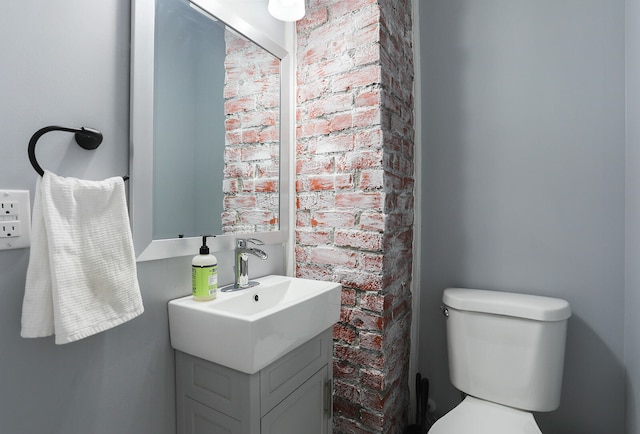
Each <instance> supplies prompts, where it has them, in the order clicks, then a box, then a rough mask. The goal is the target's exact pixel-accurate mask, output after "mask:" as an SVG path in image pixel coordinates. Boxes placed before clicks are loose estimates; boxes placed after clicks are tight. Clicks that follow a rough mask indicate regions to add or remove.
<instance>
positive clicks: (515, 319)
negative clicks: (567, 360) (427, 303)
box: [429, 288, 571, 434]
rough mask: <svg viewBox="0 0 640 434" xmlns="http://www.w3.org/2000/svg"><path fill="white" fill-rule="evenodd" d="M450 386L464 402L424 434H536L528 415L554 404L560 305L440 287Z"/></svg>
mask: <svg viewBox="0 0 640 434" xmlns="http://www.w3.org/2000/svg"><path fill="white" fill-rule="evenodd" d="M442 301H443V307H442V311H443V313H444V316H445V318H446V324H447V341H448V353H449V373H450V378H451V383H452V384H453V385H454V386H455V387H456V388H457V389H458V390H460V391H461V392H464V394H466V397H465V398H464V399H463V400H462V402H461V403H460V404H458V405H457V406H456V407H455V408H454V409H453V410H451V411H450V412H448V413H447V414H445V415H444V416H443V417H442V418H440V419H439V420H438V421H437V422H436V423H435V424H434V425H433V426H432V427H431V429H430V430H429V434H542V431H540V428H539V427H538V424H537V423H536V421H535V419H534V417H533V413H532V412H547V411H553V410H555V409H557V408H558V406H559V405H560V391H561V387H562V372H563V368H564V350H565V341H566V335H567V321H568V319H569V317H570V316H571V308H570V306H569V303H568V302H567V301H565V300H561V299H557V298H551V297H541V296H536V295H526V294H515V293H509V292H499V291H487V290H480V289H465V288H447V289H445V291H444V294H443V298H442Z"/></svg>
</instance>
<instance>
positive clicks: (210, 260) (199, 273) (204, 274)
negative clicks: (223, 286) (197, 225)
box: [191, 235, 218, 301]
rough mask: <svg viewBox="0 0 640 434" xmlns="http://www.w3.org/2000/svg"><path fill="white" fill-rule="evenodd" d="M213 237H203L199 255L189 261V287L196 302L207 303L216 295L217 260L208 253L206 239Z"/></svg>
mask: <svg viewBox="0 0 640 434" xmlns="http://www.w3.org/2000/svg"><path fill="white" fill-rule="evenodd" d="M211 236H215V235H203V236H202V247H200V254H199V255H196V256H194V257H193V260H192V261H191V286H192V290H191V292H192V294H193V299H194V300H196V301H209V300H213V299H215V298H216V296H217V295H218V260H217V259H216V257H215V256H213V255H212V254H211V253H209V247H208V246H207V237H211Z"/></svg>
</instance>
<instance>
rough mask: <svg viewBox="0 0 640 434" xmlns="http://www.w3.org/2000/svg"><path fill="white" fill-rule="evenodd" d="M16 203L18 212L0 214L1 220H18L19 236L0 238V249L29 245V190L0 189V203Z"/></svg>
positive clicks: (21, 247) (20, 247)
mask: <svg viewBox="0 0 640 434" xmlns="http://www.w3.org/2000/svg"><path fill="white" fill-rule="evenodd" d="M10 202H13V203H17V204H18V212H17V213H15V212H12V213H11V214H12V215H0V220H1V221H5V222H6V221H14V220H15V221H18V222H20V236H17V237H11V238H0V250H8V249H24V248H26V247H29V246H31V202H30V199H29V190H0V203H10Z"/></svg>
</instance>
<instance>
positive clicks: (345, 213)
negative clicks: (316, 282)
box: [296, 0, 414, 434]
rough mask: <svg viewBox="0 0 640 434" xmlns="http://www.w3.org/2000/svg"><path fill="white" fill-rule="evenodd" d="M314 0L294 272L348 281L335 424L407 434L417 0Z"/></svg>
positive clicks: (301, 82)
mask: <svg viewBox="0 0 640 434" xmlns="http://www.w3.org/2000/svg"><path fill="white" fill-rule="evenodd" d="M307 7H308V10H307V16H306V18H305V19H303V20H302V21H299V22H298V99H297V103H298V113H297V118H298V124H297V182H296V188H297V216H296V264H297V267H296V273H297V275H298V276H300V277H311V278H316V279H324V280H333V281H337V282H340V283H342V285H343V287H344V289H343V293H342V314H341V320H340V322H339V324H337V325H336V326H335V328H334V341H335V345H334V375H335V397H334V407H335V418H334V424H335V426H334V433H350V434H351V433H401V432H402V430H403V428H404V426H405V425H406V422H407V407H408V378H407V377H408V364H409V349H410V342H409V334H410V322H411V312H410V309H411V295H410V292H409V287H410V284H411V267H412V246H411V242H412V234H413V187H414V183H413V145H414V143H413V136H414V131H413V54H412V45H411V44H412V37H411V3H410V1H409V0H400V1H398V0H379V1H375V0H348V1H333V0H309V1H308V4H307Z"/></svg>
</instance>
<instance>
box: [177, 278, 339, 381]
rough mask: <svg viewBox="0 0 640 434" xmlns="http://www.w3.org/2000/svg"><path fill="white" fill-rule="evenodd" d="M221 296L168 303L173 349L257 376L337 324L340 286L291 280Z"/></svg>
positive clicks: (272, 281)
mask: <svg viewBox="0 0 640 434" xmlns="http://www.w3.org/2000/svg"><path fill="white" fill-rule="evenodd" d="M254 280H255V281H256V282H259V285H257V286H254V287H251V288H248V289H243V290H239V291H235V292H220V291H219V292H218V297H217V298H216V299H215V300H212V301H204V302H202V301H195V300H193V297H192V296H190V295H189V296H186V297H182V298H178V299H175V300H171V301H170V302H169V329H170V334H171V346H172V347H173V348H175V349H176V350H179V351H182V352H185V353H187V354H191V355H193V356H196V357H200V358H202V359H205V360H209V361H211V362H214V363H217V364H220V365H223V366H227V367H229V368H232V369H235V370H238V371H241V372H245V373H247V374H253V373H255V372H258V371H259V370H261V369H262V368H264V367H265V366H267V365H268V364H270V363H271V362H273V361H275V360H276V359H278V358H279V357H281V356H283V355H285V354H286V353H288V352H289V351H291V350H293V349H294V348H296V347H298V346H299V345H301V344H303V343H305V342H307V341H308V340H309V339H311V338H313V337H314V336H316V335H318V334H319V333H321V332H323V331H324V330H326V329H327V328H329V327H331V326H332V325H333V324H334V323H336V322H337V321H338V318H339V316H340V292H341V290H342V287H341V286H340V284H338V283H333V282H323V281H317V280H310V279H299V278H295V277H287V276H275V275H274V276H266V277H261V278H259V279H254Z"/></svg>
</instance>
